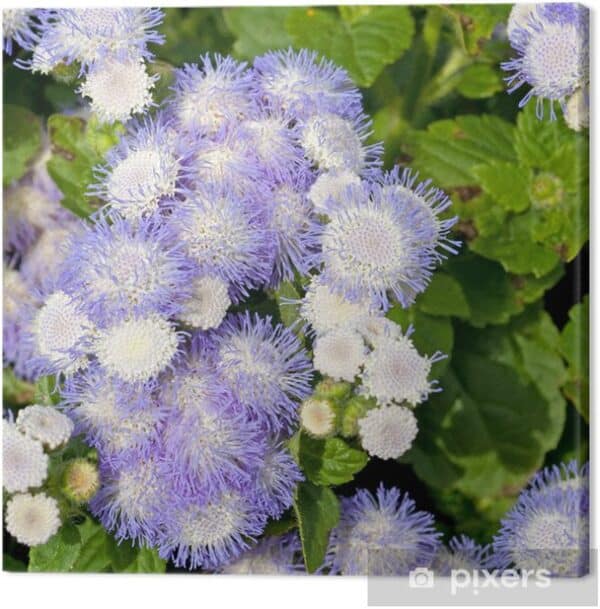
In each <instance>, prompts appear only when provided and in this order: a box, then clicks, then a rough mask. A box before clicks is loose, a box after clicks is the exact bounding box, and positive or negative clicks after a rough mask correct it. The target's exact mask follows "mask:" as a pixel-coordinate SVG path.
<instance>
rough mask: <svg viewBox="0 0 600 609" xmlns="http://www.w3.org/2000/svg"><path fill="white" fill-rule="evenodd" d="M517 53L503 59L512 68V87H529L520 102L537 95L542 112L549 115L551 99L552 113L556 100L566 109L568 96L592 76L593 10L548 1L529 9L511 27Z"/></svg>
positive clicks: (509, 80) (553, 115) (540, 115)
mask: <svg viewBox="0 0 600 609" xmlns="http://www.w3.org/2000/svg"><path fill="white" fill-rule="evenodd" d="M511 44H512V46H513V49H514V50H515V51H516V52H517V57H516V58H514V59H511V60H510V61H507V62H504V63H503V64H502V69H504V70H505V71H507V72H511V74H510V76H508V77H507V78H506V79H505V80H506V82H507V85H508V92H509V93H513V92H514V91H516V90H517V89H519V88H520V87H521V86H523V85H529V87H530V88H529V90H528V91H527V93H526V94H525V96H524V97H523V98H522V99H521V101H520V102H519V107H520V108H522V107H523V106H524V105H525V104H526V103H527V102H528V101H529V100H530V99H532V98H537V105H536V114H537V116H538V118H543V116H544V100H549V109H550V118H551V119H555V118H556V113H555V109H554V104H555V102H558V104H559V105H560V106H561V108H562V109H563V111H564V109H565V104H566V100H567V98H568V97H570V96H571V95H572V94H573V93H575V91H576V90H577V89H579V88H581V87H584V86H585V85H586V84H587V83H588V82H589V44H590V42H589V13H588V9H586V8H585V7H583V6H580V5H576V4H544V5H539V6H537V7H536V10H534V11H532V12H531V14H529V15H528V19H527V20H526V21H525V23H519V24H517V25H516V26H515V28H514V31H513V32H512V33H511Z"/></svg>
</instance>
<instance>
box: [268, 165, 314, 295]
mask: <svg viewBox="0 0 600 609" xmlns="http://www.w3.org/2000/svg"><path fill="white" fill-rule="evenodd" d="M309 179H310V178H309V177H308V176H307V175H306V174H304V173H302V172H300V173H298V174H297V175H296V177H295V178H288V179H286V180H284V181H283V182H280V183H277V184H275V185H274V187H273V190H272V191H271V193H270V195H269V196H268V197H267V199H266V200H267V206H268V208H269V210H270V215H269V218H270V221H269V227H270V229H271V231H272V234H273V241H274V242H275V254H274V263H273V272H272V274H271V278H270V281H269V285H271V286H278V285H279V283H280V282H281V281H283V280H286V279H287V280H291V279H293V277H294V273H295V272H296V271H297V272H299V273H300V274H302V275H307V274H308V272H309V271H310V270H311V269H313V268H316V267H317V266H318V265H319V263H320V260H321V257H320V252H319V244H320V236H321V232H322V227H321V224H320V223H319V222H318V219H317V217H316V215H315V214H314V212H313V207H312V205H311V203H310V201H309V200H308V198H307V196H306V186H307V182H308V180H309Z"/></svg>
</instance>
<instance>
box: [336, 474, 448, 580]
mask: <svg viewBox="0 0 600 609" xmlns="http://www.w3.org/2000/svg"><path fill="white" fill-rule="evenodd" d="M439 537H440V534H439V533H437V532H436V531H435V528H434V519H433V516H432V515H431V514H429V513H428V512H423V511H417V509H416V506H415V502H414V501H413V500H412V499H411V498H410V497H409V496H408V495H407V494H406V493H405V494H404V495H402V494H401V491H400V490H399V489H397V488H395V487H392V488H391V489H389V490H386V489H385V488H384V487H383V485H380V486H379V488H378V489H377V493H376V495H375V496H373V495H372V494H371V493H370V492H369V491H367V490H365V489H359V490H358V491H357V492H356V494H355V495H354V496H352V497H345V498H342V500H341V514H340V523H339V524H338V526H337V527H336V528H335V529H334V531H333V533H332V536H331V540H330V549H329V556H328V563H329V564H330V567H331V570H332V572H333V573H341V574H342V575H388V576H402V575H407V574H408V572H409V571H411V570H412V569H414V568H415V567H419V566H428V565H429V563H430V562H431V560H432V558H433V557H434V555H435V553H436V552H437V549H438V546H439V543H440V542H439Z"/></svg>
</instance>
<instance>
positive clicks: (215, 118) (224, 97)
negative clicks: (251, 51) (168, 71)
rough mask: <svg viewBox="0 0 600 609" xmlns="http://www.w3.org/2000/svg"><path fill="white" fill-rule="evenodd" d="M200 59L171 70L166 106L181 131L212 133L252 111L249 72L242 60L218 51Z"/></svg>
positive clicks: (211, 134)
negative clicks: (169, 98) (169, 95)
mask: <svg viewBox="0 0 600 609" xmlns="http://www.w3.org/2000/svg"><path fill="white" fill-rule="evenodd" d="M200 62H201V65H200V66H199V65H197V64H186V65H184V66H183V68H181V69H178V70H175V84H174V86H173V87H172V90H173V91H174V95H173V97H172V99H171V100H170V109H171V111H172V112H173V114H174V116H175V117H176V120H177V123H178V125H179V126H180V127H181V128H182V129H183V130H184V131H187V132H192V133H193V132H200V133H204V134H208V135H210V136H214V135H215V134H216V133H217V132H218V131H219V130H220V129H221V128H222V127H223V126H225V125H226V124H228V123H231V122H238V121H240V120H241V119H243V118H245V117H247V116H249V115H251V114H253V112H254V111H255V108H256V102H255V100H254V96H253V94H252V90H251V85H252V73H251V72H250V71H249V70H248V68H247V65H246V63H240V62H237V61H235V60H234V59H233V58H232V57H222V56H221V55H218V54H216V55H215V56H214V57H212V58H211V56H210V55H208V54H206V55H204V56H203V57H200Z"/></svg>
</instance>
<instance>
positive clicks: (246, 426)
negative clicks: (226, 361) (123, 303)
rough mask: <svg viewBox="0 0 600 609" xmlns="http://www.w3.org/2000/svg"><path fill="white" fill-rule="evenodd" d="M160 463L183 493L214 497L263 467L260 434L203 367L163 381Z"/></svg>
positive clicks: (189, 366) (182, 370) (183, 368)
mask: <svg viewBox="0 0 600 609" xmlns="http://www.w3.org/2000/svg"><path fill="white" fill-rule="evenodd" d="M160 399H161V402H162V403H163V404H164V405H165V406H166V407H168V409H169V418H168V421H167V422H166V425H165V428H164V437H163V441H164V445H165V455H166V460H167V461H168V463H169V466H168V467H169V469H170V471H171V472H172V476H173V479H174V482H175V485H176V486H177V487H178V488H180V489H181V490H182V491H183V492H186V493H189V492H196V493H198V494H199V495H200V496H206V497H208V496H214V495H215V494H216V493H219V492H222V491H223V490H224V489H227V488H228V487H231V488H239V487H240V485H241V484H243V483H247V482H248V481H249V480H250V479H251V478H252V476H253V475H254V472H255V470H257V469H258V468H259V467H263V466H264V452H265V445H264V433H261V430H260V429H259V428H258V427H257V425H256V424H255V423H253V422H251V421H250V420H249V419H248V417H247V414H246V413H245V412H244V411H243V409H242V407H241V406H240V404H239V403H237V401H236V400H235V398H234V396H233V394H232V392H231V391H230V390H229V389H228V388H227V387H226V386H224V385H223V383H222V381H221V380H220V379H219V377H218V376H217V374H216V372H215V371H213V370H211V369H210V367H209V366H208V365H206V364H202V363H200V362H190V363H188V364H187V365H185V366H180V367H178V368H177V369H176V370H175V372H174V374H173V375H171V376H170V377H168V378H166V379H164V380H163V382H162V384H161V387H160Z"/></svg>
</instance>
